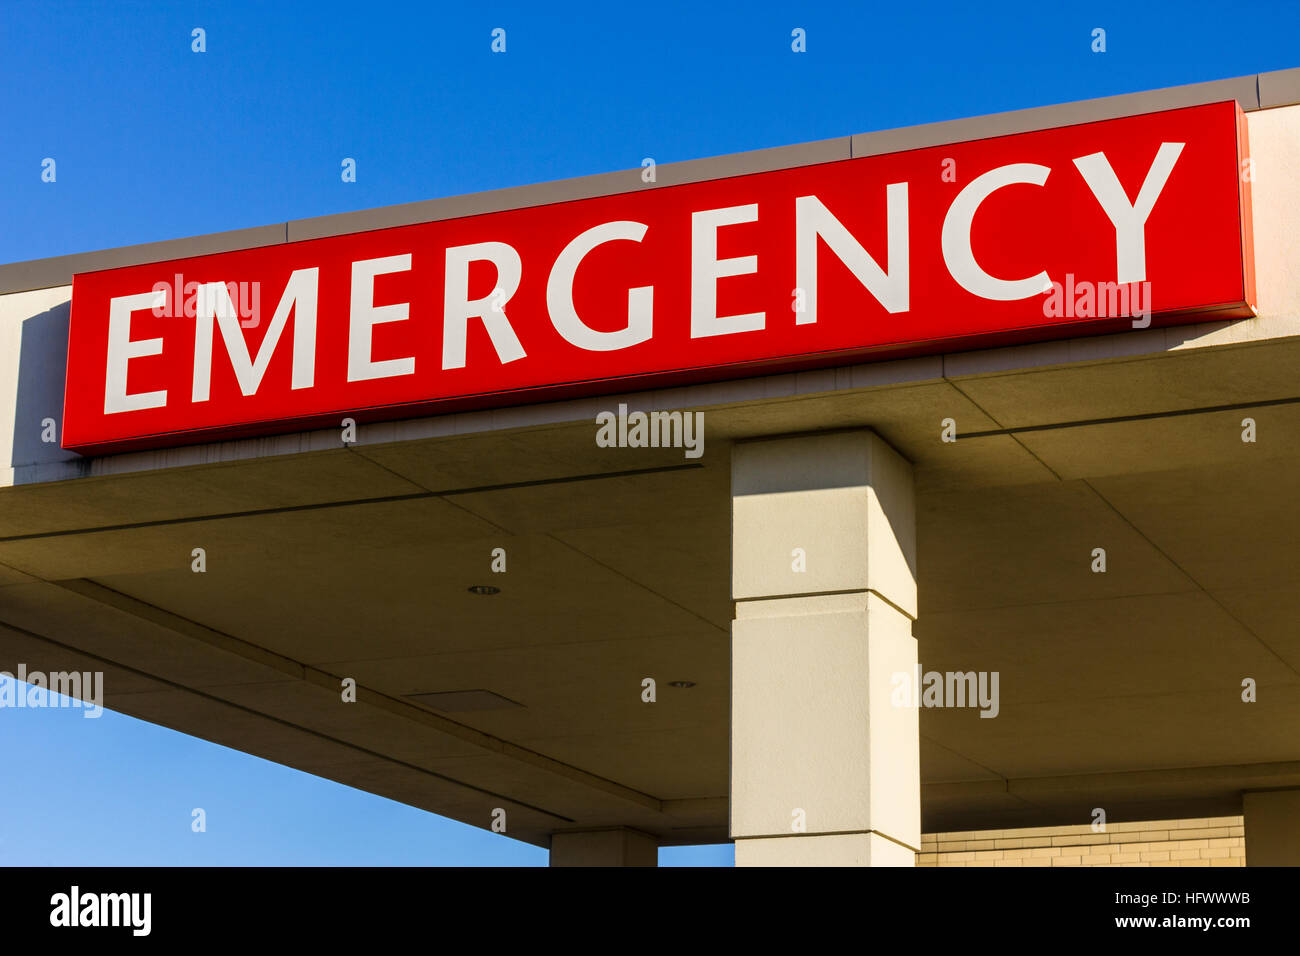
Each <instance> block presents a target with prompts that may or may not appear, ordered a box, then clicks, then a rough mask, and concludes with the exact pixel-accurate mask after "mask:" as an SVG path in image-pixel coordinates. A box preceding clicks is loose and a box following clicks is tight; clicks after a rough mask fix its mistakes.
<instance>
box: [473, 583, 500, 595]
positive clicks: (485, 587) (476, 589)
mask: <svg viewBox="0 0 1300 956" xmlns="http://www.w3.org/2000/svg"><path fill="white" fill-rule="evenodd" d="M469 593H470V594H500V593H501V589H500V588H494V587H493V586H492V585H490V584H475V585H473V586H472V587H471V588H470V589H469Z"/></svg>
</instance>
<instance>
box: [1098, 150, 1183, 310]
mask: <svg viewBox="0 0 1300 956" xmlns="http://www.w3.org/2000/svg"><path fill="white" fill-rule="evenodd" d="M1183 146H1184V144H1183V143H1161V144H1160V149H1159V150H1158V151H1157V152H1156V158H1155V161H1154V162H1153V163H1152V164H1151V168H1150V169H1149V170H1147V178H1146V180H1145V181H1143V183H1142V188H1141V190H1139V191H1138V198H1137V202H1135V203H1133V205H1131V206H1130V205H1129V202H1128V196H1127V195H1125V193H1124V187H1123V186H1121V185H1120V184H1119V178H1118V177H1117V176H1116V175H1115V170H1113V169H1111V168H1110V160H1108V159H1107V158H1106V154H1105V153H1090V154H1088V155H1087V156H1080V157H1079V158H1078V159H1076V160H1075V161H1074V165H1075V166H1077V167H1079V172H1081V173H1082V174H1083V179H1084V182H1086V183H1087V184H1088V188H1089V189H1091V190H1092V194H1093V195H1094V196H1096V197H1097V202H1099V203H1101V208H1102V209H1104V210H1105V211H1106V215H1107V216H1109V217H1110V221H1111V225H1113V226H1114V227H1115V281H1116V282H1118V283H1120V284H1121V285H1122V284H1124V283H1127V282H1144V281H1146V277H1147V239H1146V225H1147V217H1148V216H1150V215H1151V210H1152V209H1154V208H1155V205H1156V200H1157V199H1159V198H1160V192H1161V190H1163V189H1164V188H1165V183H1166V182H1168V180H1169V174H1170V173H1171V172H1173V170H1174V163H1176V162H1178V156H1179V154H1181V153H1182V151H1183Z"/></svg>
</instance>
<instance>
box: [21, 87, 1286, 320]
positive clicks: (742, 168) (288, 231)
mask: <svg viewBox="0 0 1300 956" xmlns="http://www.w3.org/2000/svg"><path fill="white" fill-rule="evenodd" d="M1223 100H1236V101H1237V102H1238V103H1240V104H1241V108H1242V109H1243V110H1246V111H1247V112H1251V111H1254V110H1260V109H1272V108H1274V107H1279V106H1291V105H1295V104H1300V67H1296V68H1293V69H1288V70H1275V71H1272V72H1268V73H1257V74H1256V73H1253V74H1249V75H1247V76H1239V77H1230V78H1228V79H1221V80H1210V81H1208V82H1204V83H1192V84H1188V85H1184V86H1170V87H1165V88H1163V89H1158V90H1143V91H1139V92H1136V93H1122V94H1119V95H1117V96H1106V97H1100V98H1097V99H1090V100H1078V101H1076V102H1072V103H1058V104H1053V105H1050V106H1036V107H1032V108H1029V109H1023V110H1014V111H1011V112H1005V113H991V114H987V115H984V116H974V117H967V118H963V119H954V120H944V121H942V122H937V123H926V124H923V125H919V126H904V127H899V128H897V129H890V130H880V131H877V132H872V133H859V134H856V135H853V136H843V137H837V138H835V139H826V140H819V141H815V142H809V143H798V144H795V145H791V146H777V147H772V148H770V149H758V150H751V151H748V152H742V153H730V154H727V155H724V156H712V157H708V158H704V159H691V160H685V161H683V162H677V163H664V164H661V165H659V166H657V167H656V181H655V182H654V183H653V184H645V183H642V181H641V172H642V171H641V169H640V168H637V169H633V170H623V171H620V172H610V173H598V174H596V175H592V176H579V177H575V178H572V179H561V180H555V181H553V182H545V183H535V184H531V185H525V186H512V187H509V188H505V189H494V190H490V191H487V192H478V193H467V194H464V195H459V196H447V197H443V198H439V199H427V200H422V201H418V202H410V203H402V204H400V205H394V206H380V207H377V208H375V209H363V210H358V211H356V212H344V213H334V214H332V215H327V216H316V217H313V218H308V219H294V220H290V221H289V222H283V223H275V224H272V225H267V226H255V227H253V228H250V229H236V230H232V231H229V232H216V233H208V234H206V235H201V236H191V237H187V238H182V239H167V240H163V241H160V242H149V243H143V244H140V245H132V246H118V247H116V248H113V249H100V250H96V251H93V252H80V253H73V254H71V255H64V256H54V257H52V258H47V259H31V260H27V261H25V262H15V263H9V264H5V265H0V295H7V294H10V293H15V292H29V291H33V290H37V289H50V288H56V287H59V286H65V285H69V284H71V282H72V276H73V275H74V274H75V273H78V272H95V271H98V270H100V269H113V268H119V267H122V266H129V265H142V264H144V263H148V262H165V261H167V260H171V259H184V258H188V257H190V256H201V255H212V254H214V253H219V252H231V251H234V250H238V249H251V248H255V247H257V246H269V245H277V244H280V243H285V242H298V241H301V240H304V239H321V238H326V237H329V236H341V235H348V234H350V233H357V232H366V231H369V230H372V229H387V228H390V227H393V226H406V225H411V224H413V223H420V222H437V221H439V220H445V219H457V218H460V217H462V216H472V215H482V214H486V213H490V212H498V211H501V210H505V209H524V208H528V207H530V206H544V205H549V204H551V203H557V202H567V201H569V200H574V199H588V198H592V197H595V196H607V195H610V194H613V193H618V192H627V191H630V190H632V189H658V188H663V187H665V186H677V185H681V184H684V183H694V182H704V181H706V180H710V179H722V178H724V177H728V176H743V175H748V174H751V173H759V172H767V171H770V170H775V169H790V168H793V167H796V166H810V165H813V164H816V163H826V162H833V161H835V160H840V159H851V158H856V157H862V156H877V155H881V154H884V153H894V152H902V151H904V150H909V149H922V148H925V147H928V146H940V145H943V144H944V143H959V142H964V141H966V140H973V139H987V138H991V137H994V136H1006V135H1009V134H1013V133H1025V132H1030V131H1033V130H1039V129H1050V128H1052V127H1057V126H1069V125H1073V124H1076V123H1090V122H1097V121H1100V120H1106V119H1115V118H1118V117H1121V116H1131V115H1135V114H1138V113H1153V112H1158V111H1160V110H1167V109H1177V108H1179V107H1184V106H1198V105H1201V104H1203V103H1215V102H1220V101H1223Z"/></svg>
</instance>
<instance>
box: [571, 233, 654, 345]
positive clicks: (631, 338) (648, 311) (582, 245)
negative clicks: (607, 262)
mask: <svg viewBox="0 0 1300 956" xmlns="http://www.w3.org/2000/svg"><path fill="white" fill-rule="evenodd" d="M645 232H646V225H645V223H640V222H606V223H602V224H601V225H599V226H593V227H592V228H591V229H588V230H587V231H586V232H584V233H582V234H581V235H580V236H578V237H577V238H576V239H574V240H573V241H572V242H570V243H569V244H568V245H567V246H565V247H564V251H563V252H561V253H560V254H559V256H557V257H556V259H555V265H554V266H552V267H551V277H550V279H549V280H548V281H547V283H546V309H547V311H548V312H550V313H551V324H552V325H554V326H555V331H557V332H559V333H560V335H562V336H564V338H565V341H567V342H569V343H571V344H572V345H576V346H578V348H580V349H587V350H588V351H590V352H609V351H612V350H614V349H625V348H627V347H628V346H629V345H637V344H638V343H640V342H644V341H645V340H646V339H648V338H650V335H651V332H652V330H653V321H654V320H653V314H654V310H653V305H654V286H649V285H647V286H640V287H639V288H636V289H628V291H627V327H626V328H623V329H619V330H618V331H617V332H598V331H596V330H595V329H593V328H591V327H590V326H588V325H586V324H585V323H584V322H583V321H582V319H580V318H579V317H578V311H577V309H575V308H574V307H573V277H574V276H575V275H576V274H577V271H578V265H579V264H580V263H581V262H582V260H583V258H584V257H585V256H586V255H587V253H589V252H591V250H592V249H594V248H596V247H597V246H599V245H601V244H602V243H605V242H610V241H611V240H614V239H631V240H632V241H633V242H640V241H641V239H642V237H644V236H645Z"/></svg>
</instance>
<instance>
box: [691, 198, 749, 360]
mask: <svg viewBox="0 0 1300 956" xmlns="http://www.w3.org/2000/svg"><path fill="white" fill-rule="evenodd" d="M742 222H758V204H757V203H751V204H750V205H748V206H731V207H729V208H726V209H706V210H704V211H703V212H697V213H692V214H691V338H693V339H699V338H704V337H705V336H708V335H727V334H729V333H731V332H753V331H756V330H758V329H761V328H762V327H763V322H764V313H762V312H750V313H748V314H747V315H721V316H720V315H718V280H719V279H723V278H726V277H727V276H744V275H750V274H751V273H754V272H757V271H758V256H740V257H738V258H735V259H722V260H719V259H718V227H719V226H734V225H737V224H739V223H742Z"/></svg>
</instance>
